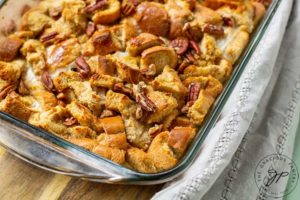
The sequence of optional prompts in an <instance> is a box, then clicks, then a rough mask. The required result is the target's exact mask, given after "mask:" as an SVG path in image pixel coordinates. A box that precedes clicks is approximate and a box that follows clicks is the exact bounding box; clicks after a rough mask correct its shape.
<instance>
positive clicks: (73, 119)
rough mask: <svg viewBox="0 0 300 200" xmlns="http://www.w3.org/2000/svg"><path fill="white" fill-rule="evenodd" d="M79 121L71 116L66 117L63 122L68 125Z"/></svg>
mask: <svg viewBox="0 0 300 200" xmlns="http://www.w3.org/2000/svg"><path fill="white" fill-rule="evenodd" d="M77 123H78V121H77V119H75V118H74V117H69V118H67V119H65V121H64V123H63V124H64V125H66V126H73V125H75V124H77Z"/></svg>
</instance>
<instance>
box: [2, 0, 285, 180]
mask: <svg viewBox="0 0 300 200" xmlns="http://www.w3.org/2000/svg"><path fill="white" fill-rule="evenodd" d="M37 2H38V1H37V0H26V1H21V2H20V1H14V0H8V1H4V0H2V1H1V0H0V5H1V9H0V16H1V18H0V22H1V23H0V24H2V26H6V27H9V26H7V25H9V24H10V23H13V22H12V20H14V21H15V22H16V23H18V22H19V21H20V19H21V14H19V13H23V12H24V10H26V9H27V8H28V6H32V5H34V4H36V3H37ZM280 2H281V0H273V2H272V4H271V5H270V7H269V9H268V11H267V13H266V15H265V16H264V18H263V19H262V21H261V22H260V25H259V26H258V27H257V28H256V30H255V32H254V33H253V34H252V39H251V41H250V43H249V44H248V46H247V48H246V49H245V50H244V53H243V54H242V56H241V57H240V59H239V60H238V62H237V63H236V64H235V67H234V71H233V73H232V75H231V78H230V80H229V81H228V82H227V83H226V85H225V87H224V90H223V92H222V93H221V95H220V96H219V97H218V99H217V101H216V102H215V104H214V106H213V108H212V109H211V111H210V113H209V114H208V115H207V116H206V119H205V121H204V122H203V124H202V126H201V128H200V129H199V131H198V133H197V135H196V137H195V139H194V140H193V141H192V143H191V144H190V145H189V148H188V149H187V151H186V153H185V155H184V156H183V158H182V159H181V161H180V162H179V163H178V164H177V165H176V166H175V167H174V168H172V169H170V170H168V171H164V172H160V173H155V174H145V173H139V172H136V171H133V170H130V169H128V168H125V167H123V166H121V165H118V164H116V163H114V162H112V161H110V160H107V159H105V158H103V157H101V156H99V155H96V154H94V153H91V152H89V151H87V150H85V149H83V148H81V147H79V146H76V145H74V144H72V143H70V142H68V141H66V140H64V139H62V138H60V137H58V136H56V135H54V134H51V133H48V132H46V131H44V130H42V129H40V128H37V127H34V126H32V125H30V124H28V123H25V122H23V121H21V120H19V119H16V118H14V117H13V116H11V115H9V114H6V113H3V112H0V130H1V133H0V145H2V146H3V147H5V148H6V149H7V150H8V151H9V152H11V153H12V154H14V155H15V156H17V157H19V158H21V159H23V160H25V161H27V162H29V163H31V164H33V165H35V166H38V167H40V168H43V169H46V170H48V171H52V172H55V173H60V174H65V175H70V176H74V177H79V178H84V179H88V180H92V181H98V182H105V183H122V184H158V183H163V182H167V181H169V180H171V179H173V178H175V177H176V176H178V175H180V174H181V173H183V172H184V170H186V169H187V168H188V167H189V166H190V165H191V163H192V162H193V160H194V159H195V157H196V155H197V153H198V151H199V149H200V147H201V145H202V143H203V141H204V140H205V138H206V137H207V136H208V134H209V132H210V129H211V128H212V127H213V126H214V124H215V123H216V121H217V119H218V116H219V114H220V113H221V111H222V108H223V106H224V105H225V103H226V101H227V99H228V97H229V96H230V94H231V92H232V91H233V89H234V87H235V85H236V83H237V81H238V80H239V78H240V76H241V74H242V73H243V70H244V68H245V66H246V65H247V63H248V60H249V59H250V57H251V55H252V53H253V52H254V50H255V48H256V46H257V44H258V43H259V41H260V39H261V37H262V36H263V34H264V32H265V30H266V28H267V27H268V25H269V23H270V21H271V19H272V16H273V15H274V13H275V12H276V10H277V8H278V6H279V3H280ZM26 5H28V6H26ZM0 37H3V36H2V35H0Z"/></svg>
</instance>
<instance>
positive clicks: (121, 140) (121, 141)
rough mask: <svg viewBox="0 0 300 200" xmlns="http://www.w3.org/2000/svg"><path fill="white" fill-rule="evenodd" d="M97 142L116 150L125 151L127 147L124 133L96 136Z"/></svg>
mask: <svg viewBox="0 0 300 200" xmlns="http://www.w3.org/2000/svg"><path fill="white" fill-rule="evenodd" d="M97 141H98V142H99V144H101V145H104V146H108V147H111V148H118V149H124V150H126V149H127V147H128V143H127V138H126V134H125V132H123V133H116V134H106V133H103V134H101V135H99V136H98V138H97Z"/></svg>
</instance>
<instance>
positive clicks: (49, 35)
mask: <svg viewBox="0 0 300 200" xmlns="http://www.w3.org/2000/svg"><path fill="white" fill-rule="evenodd" d="M57 35H58V32H56V31H53V32H51V33H47V34H44V35H42V36H41V42H42V43H44V44H49V43H52V42H53V41H54V40H55V38H56V36H57Z"/></svg>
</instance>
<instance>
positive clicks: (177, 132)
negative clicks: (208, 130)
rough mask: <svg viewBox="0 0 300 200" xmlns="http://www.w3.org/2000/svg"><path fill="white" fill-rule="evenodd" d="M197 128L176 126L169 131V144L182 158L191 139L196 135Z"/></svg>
mask: <svg viewBox="0 0 300 200" xmlns="http://www.w3.org/2000/svg"><path fill="white" fill-rule="evenodd" d="M195 133H196V131H195V129H194V128H191V127H175V128H174V129H172V130H171V131H170V133H169V138H168V145H169V146H170V147H171V148H172V149H173V150H174V152H175V153H176V155H177V157H178V158H180V157H181V156H182V155H183V154H184V152H185V150H186V148H187V146H188V144H189V143H190V141H192V139H193V138H194V137H195Z"/></svg>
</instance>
